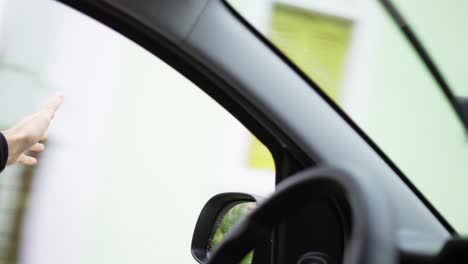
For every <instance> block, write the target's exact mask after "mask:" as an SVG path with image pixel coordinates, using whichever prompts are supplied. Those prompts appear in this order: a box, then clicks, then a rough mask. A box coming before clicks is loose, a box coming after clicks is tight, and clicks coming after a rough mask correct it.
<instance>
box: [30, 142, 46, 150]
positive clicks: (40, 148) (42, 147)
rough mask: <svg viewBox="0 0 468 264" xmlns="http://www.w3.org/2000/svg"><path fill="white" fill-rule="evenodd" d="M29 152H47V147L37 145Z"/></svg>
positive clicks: (40, 144)
mask: <svg viewBox="0 0 468 264" xmlns="http://www.w3.org/2000/svg"><path fill="white" fill-rule="evenodd" d="M29 150H30V151H34V152H42V151H44V150H45V145H44V144H42V143H36V144H34V145H33V146H32V147H31V148H30V149H29Z"/></svg>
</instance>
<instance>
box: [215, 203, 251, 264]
mask: <svg viewBox="0 0 468 264" xmlns="http://www.w3.org/2000/svg"><path fill="white" fill-rule="evenodd" d="M255 206H256V204H255V203H252V202H248V203H241V204H238V205H236V206H234V207H233V208H231V209H230V210H229V211H228V212H227V213H226V214H225V215H224V217H223V219H222V220H221V222H220V223H219V226H218V228H216V231H215V234H214V235H213V237H212V239H211V245H210V248H209V250H210V251H211V252H213V251H214V250H215V249H216V247H217V246H218V245H219V243H220V242H221V241H222V240H223V238H224V236H225V235H226V234H227V233H228V232H229V231H230V230H231V229H232V228H233V227H234V225H235V224H236V223H238V222H239V221H240V220H242V218H244V217H245V216H246V215H247V214H248V213H249V212H250V211H251V210H253V209H254V208H255ZM252 258H253V251H251V252H250V253H249V254H247V256H245V258H244V259H243V260H242V261H241V262H240V263H241V264H250V263H252Z"/></svg>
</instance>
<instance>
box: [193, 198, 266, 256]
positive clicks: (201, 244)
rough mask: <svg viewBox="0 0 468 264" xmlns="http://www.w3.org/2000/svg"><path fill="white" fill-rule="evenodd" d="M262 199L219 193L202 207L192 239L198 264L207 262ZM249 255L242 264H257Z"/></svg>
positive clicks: (253, 253) (253, 254) (250, 254)
mask: <svg viewBox="0 0 468 264" xmlns="http://www.w3.org/2000/svg"><path fill="white" fill-rule="evenodd" d="M261 200H262V198H260V197H258V196H254V195H250V194H245V193H222V194H218V195H216V196H214V197H213V198H211V199H210V200H209V201H208V202H207V203H206V205H205V206H204V207H203V209H202V211H201V213H200V216H199V217H198V221H197V224H196V226H195V232H194V234H193V238H192V256H193V257H194V258H195V260H196V261H197V262H198V263H205V261H206V259H207V258H208V257H209V256H210V254H211V253H212V252H213V251H214V249H216V247H217V245H218V244H219V243H220V242H221V241H222V240H223V238H224V236H225V235H226V234H227V233H228V232H229V230H231V229H232V227H234V226H235V225H236V223H238V222H239V221H240V220H241V219H243V218H244V217H245V216H246V215H248V214H249V213H250V212H251V211H253V210H255V208H256V207H257V204H258V203H259V202H260V201H261ZM254 258H256V256H255V252H254V251H252V252H250V253H249V254H248V255H247V256H246V257H245V258H244V260H243V261H242V262H241V263H242V264H252V263H256V262H257V261H254Z"/></svg>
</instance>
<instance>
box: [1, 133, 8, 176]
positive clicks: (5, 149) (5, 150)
mask: <svg viewBox="0 0 468 264" xmlns="http://www.w3.org/2000/svg"><path fill="white" fill-rule="evenodd" d="M7 160H8V143H7V141H6V139H5V136H3V134H2V133H0V172H2V171H3V169H5V166H6V163H7Z"/></svg>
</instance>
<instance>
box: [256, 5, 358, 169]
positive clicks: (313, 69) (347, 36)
mask: <svg viewBox="0 0 468 264" xmlns="http://www.w3.org/2000/svg"><path fill="white" fill-rule="evenodd" d="M351 34H352V23H351V22H350V21H347V20H344V19H340V18H337V17H331V16H326V15H322V14H319V13H313V12H310V11H305V10H303V9H299V8H296V7H290V6H287V5H281V4H278V5H275V6H274V8H273V14H272V19H271V28H270V33H269V39H270V41H271V42H272V43H273V44H274V45H275V46H276V47H278V48H279V49H280V50H281V51H282V52H283V53H284V54H285V55H286V56H288V57H289V58H290V59H291V60H292V62H293V63H295V64H296V65H297V66H298V67H299V68H300V69H301V70H302V71H303V72H304V73H305V74H306V75H307V76H309V77H310V78H311V79H312V80H314V81H315V82H316V83H317V84H318V85H319V86H320V88H321V89H322V90H323V91H324V92H325V93H326V94H327V95H328V96H329V97H330V98H332V99H333V100H335V102H338V100H339V94H340V90H339V89H340V86H341V80H342V76H343V70H344V65H345V62H346V54H347V51H348V49H349V44H350V41H351ZM285 89H287V87H285ZM248 164H249V166H250V167H253V168H261V169H271V170H274V168H275V165H274V162H273V159H272V157H271V154H270V152H269V151H268V149H267V148H266V147H265V146H264V145H263V144H262V143H261V142H260V141H258V139H256V138H254V137H253V136H252V143H251V148H250V155H249V161H248Z"/></svg>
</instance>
